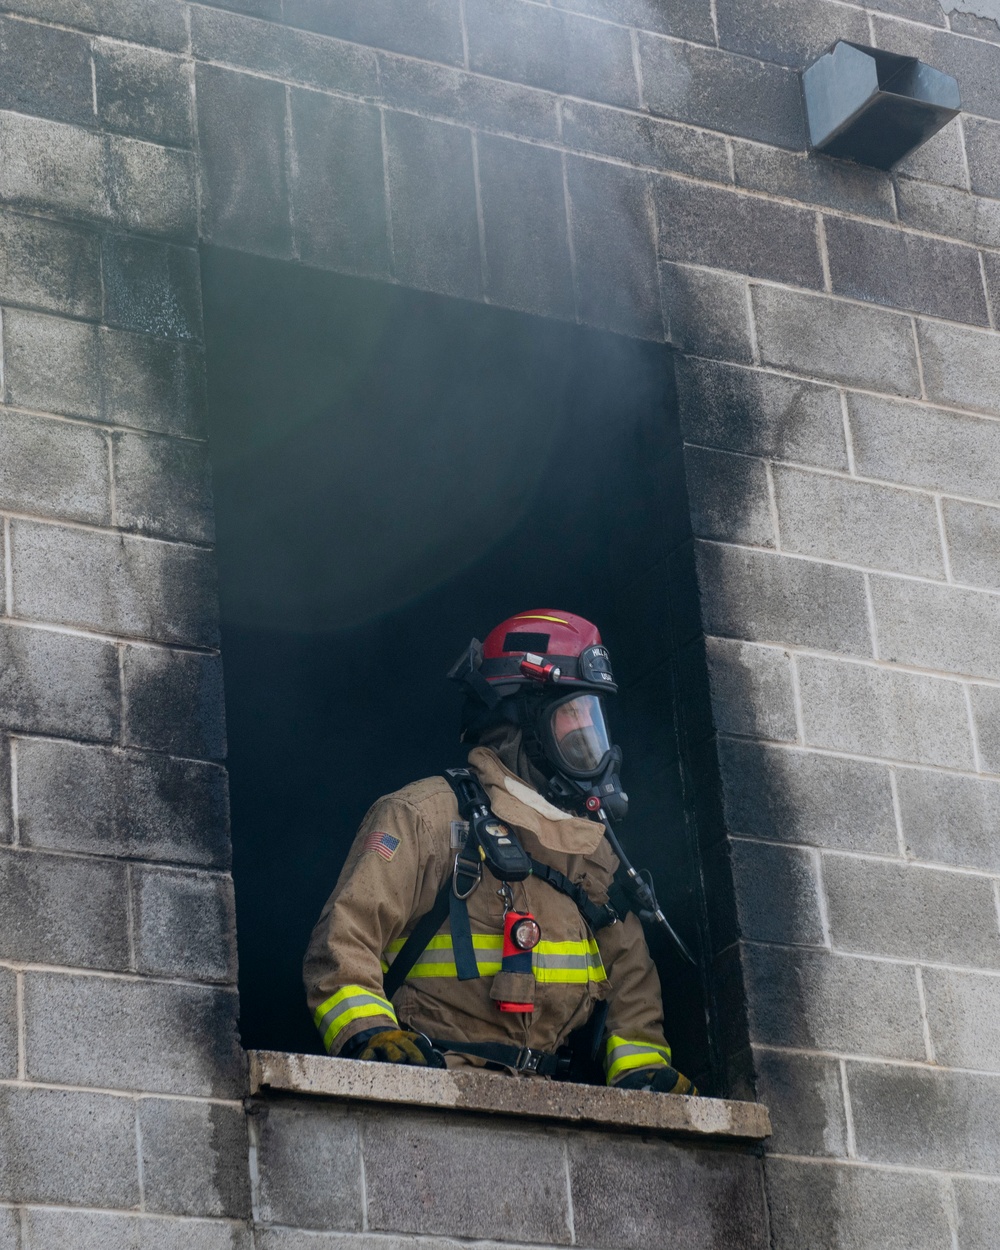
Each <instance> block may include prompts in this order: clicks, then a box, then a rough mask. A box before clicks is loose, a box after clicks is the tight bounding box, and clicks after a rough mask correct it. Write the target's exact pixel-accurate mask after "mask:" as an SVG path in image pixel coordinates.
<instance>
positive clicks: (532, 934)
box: [497, 911, 542, 1011]
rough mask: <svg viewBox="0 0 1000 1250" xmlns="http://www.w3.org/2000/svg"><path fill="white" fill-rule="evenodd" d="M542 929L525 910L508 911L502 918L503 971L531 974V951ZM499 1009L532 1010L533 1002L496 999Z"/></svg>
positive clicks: (501, 963) (533, 1007) (501, 964)
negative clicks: (512, 1001)
mask: <svg viewBox="0 0 1000 1250" xmlns="http://www.w3.org/2000/svg"><path fill="white" fill-rule="evenodd" d="M541 936H542V931H541V929H540V928H539V927H538V921H537V920H536V919H535V917H534V916H533V915H532V914H531V913H530V912H527V911H509V912H507V914H506V915H505V916H504V918H503V952H502V956H501V961H500V967H501V970H502V971H503V972H522V973H527V974H529V975H530V974H531V970H532V969H531V952H532V951H533V950H534V948H535V947H536V946H537V945H538V942H539V939H540V938H541ZM497 1006H498V1007H499V1008H500V1010H501V1011H534V1010H535V1005H534V1003H511V1002H506V1001H504V1000H502V999H498V1000H497Z"/></svg>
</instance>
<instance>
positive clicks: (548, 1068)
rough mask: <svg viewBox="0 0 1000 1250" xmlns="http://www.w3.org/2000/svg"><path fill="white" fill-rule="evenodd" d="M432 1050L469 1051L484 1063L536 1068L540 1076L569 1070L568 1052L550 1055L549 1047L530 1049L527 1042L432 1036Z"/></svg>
mask: <svg viewBox="0 0 1000 1250" xmlns="http://www.w3.org/2000/svg"><path fill="white" fill-rule="evenodd" d="M431 1045H432V1046H433V1047H434V1049H435V1050H441V1051H449V1050H450V1051H454V1052H455V1053H456V1054H459V1055H472V1057H473V1058H474V1059H485V1060H486V1061H487V1063H499V1064H502V1065H503V1066H504V1067H505V1068H514V1069H515V1070H516V1071H518V1072H537V1073H538V1074H539V1076H561V1075H564V1074H565V1073H567V1072H568V1071H569V1065H570V1058H569V1055H551V1054H549V1053H548V1051H544V1050H532V1049H531V1048H530V1047H528V1046H506V1045H504V1043H503V1042H449V1041H444V1040H442V1039H441V1038H440V1037H432V1038H431Z"/></svg>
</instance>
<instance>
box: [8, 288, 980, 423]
mask: <svg viewBox="0 0 1000 1250" xmlns="http://www.w3.org/2000/svg"><path fill="white" fill-rule="evenodd" d="M0 316H2V309H0ZM148 337H150V338H152V335H150V336H148ZM156 341H157V342H163V343H165V342H167V340H166V339H157V340H156ZM4 407H5V409H6V411H7V413H8V414H11V415H13V416H21V417H31V418H32V419H33V420H35V421H56V422H59V423H60V424H62V425H75V426H77V427H79V428H80V429H82V430H103V431H104V432H105V433H115V432H118V431H121V432H123V433H125V434H132V435H135V436H136V437H138V438H147V439H148V438H158V439H161V440H163V441H166V442H171V443H194V444H196V445H197V446H199V447H206V446H207V445H208V439H207V438H201V437H198V436H196V435H194V434H179V433H177V432H176V431H173V430H154V429H151V428H150V427H149V426H142V425H123V424H119V423H117V422H114V421H108V420H106V419H105V418H104V417H79V416H73V415H71V414H70V413H65V412H46V411H45V409H44V408H32V407H30V406H28V405H25V404H5V405H4ZM977 415H978V414H977ZM987 419H988V418H987ZM997 420H1000V417H998V418H997Z"/></svg>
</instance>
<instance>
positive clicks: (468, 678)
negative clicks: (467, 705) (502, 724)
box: [448, 638, 500, 719]
mask: <svg viewBox="0 0 1000 1250" xmlns="http://www.w3.org/2000/svg"><path fill="white" fill-rule="evenodd" d="M482 664H483V644H482V643H481V642H480V641H479V639H478V638H473V639H472V641H471V642H470V643H469V645H468V646H467V647H466V648H465V650H464V651H463V652H462V654H461V655H460V656H459V657H458V659H457V660H456V661H455V663H454V664H453V665H452V666H451V668H450V669H449V670H448V680H449V681H454V682H458V684H459V685H460V686H462V688H463V689H464V690H465V692H466V694H467V695H471V696H473V697H475V698H478V699H479V701H480V703H485V704H486V706H487V707H488V708H489V709H491V710H492V709H493V708H495V707H496V706H497V704H498V703H499V702H500V696H499V695H498V694H497V692H496V691H495V690H494V689H493V687H492V686H491V685H490V683H489V682H488V681H487V680H486V678H485V677H484V676H483V675H482V673H481V672H480V671H479V670H480V668H481V667H482ZM463 719H464V718H463Z"/></svg>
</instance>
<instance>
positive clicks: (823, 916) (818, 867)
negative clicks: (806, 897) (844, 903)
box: [810, 847, 833, 951]
mask: <svg viewBox="0 0 1000 1250" xmlns="http://www.w3.org/2000/svg"><path fill="white" fill-rule="evenodd" d="M810 858H811V859H812V861H813V868H814V870H815V873H816V906H817V908H818V910H819V927H820V931H821V933H822V934H823V945H824V946H825V947H826V949H827V950H828V951H830V950H833V937H832V935H831V933H830V909H829V907H828V906H827V901H826V883H825V881H824V879H823V853H822V851H821V850H820V849H819V847H813V848H812V851H811V856H810Z"/></svg>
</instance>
